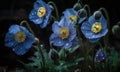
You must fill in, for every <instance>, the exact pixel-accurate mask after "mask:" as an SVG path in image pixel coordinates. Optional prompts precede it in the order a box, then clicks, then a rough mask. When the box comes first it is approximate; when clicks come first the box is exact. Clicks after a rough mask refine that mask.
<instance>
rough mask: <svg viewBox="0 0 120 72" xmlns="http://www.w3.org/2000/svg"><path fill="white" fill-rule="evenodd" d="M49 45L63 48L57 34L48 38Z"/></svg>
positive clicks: (61, 40) (62, 43)
mask: <svg viewBox="0 0 120 72" xmlns="http://www.w3.org/2000/svg"><path fill="white" fill-rule="evenodd" d="M50 43H52V44H53V45H54V46H63V45H64V43H65V42H64V41H63V39H61V38H60V37H59V36H58V35H57V34H52V35H51V36H50Z"/></svg>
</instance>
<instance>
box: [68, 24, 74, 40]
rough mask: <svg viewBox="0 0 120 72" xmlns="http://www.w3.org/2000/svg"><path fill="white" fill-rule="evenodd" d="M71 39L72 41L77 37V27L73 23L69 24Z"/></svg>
mask: <svg viewBox="0 0 120 72" xmlns="http://www.w3.org/2000/svg"><path fill="white" fill-rule="evenodd" d="M68 28H69V41H72V40H73V39H74V38H75V37H76V29H75V28H74V26H73V25H72V24H69V27H68Z"/></svg>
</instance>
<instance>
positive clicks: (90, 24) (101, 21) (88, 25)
mask: <svg viewBox="0 0 120 72" xmlns="http://www.w3.org/2000/svg"><path fill="white" fill-rule="evenodd" d="M81 31H82V33H83V34H84V36H85V37H86V38H87V39H89V41H90V42H92V43H94V42H97V41H98V40H99V39H100V38H101V37H103V36H105V35H106V34H107V32H108V28H107V21H106V19H105V18H104V16H103V15H102V13H101V14H100V18H98V19H95V17H94V14H93V15H92V16H90V17H89V19H88V21H86V22H84V23H83V24H82V26H81Z"/></svg>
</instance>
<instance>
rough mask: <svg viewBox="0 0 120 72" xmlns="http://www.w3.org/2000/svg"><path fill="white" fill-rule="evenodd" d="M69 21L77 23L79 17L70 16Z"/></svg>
mask: <svg viewBox="0 0 120 72" xmlns="http://www.w3.org/2000/svg"><path fill="white" fill-rule="evenodd" d="M69 20H70V21H71V22H75V21H77V17H76V16H74V15H71V16H69Z"/></svg>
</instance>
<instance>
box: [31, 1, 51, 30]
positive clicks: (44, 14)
mask: <svg viewBox="0 0 120 72" xmlns="http://www.w3.org/2000/svg"><path fill="white" fill-rule="evenodd" d="M51 12H52V9H51V7H50V6H49V5H48V4H46V3H45V2H44V1H42V0H37V1H36V2H35V3H34V8H33V9H32V11H31V12H30V14H29V19H30V20H31V21H32V22H34V23H35V24H39V25H40V27H41V28H45V27H46V26H47V25H48V24H49V18H50V16H51Z"/></svg>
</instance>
